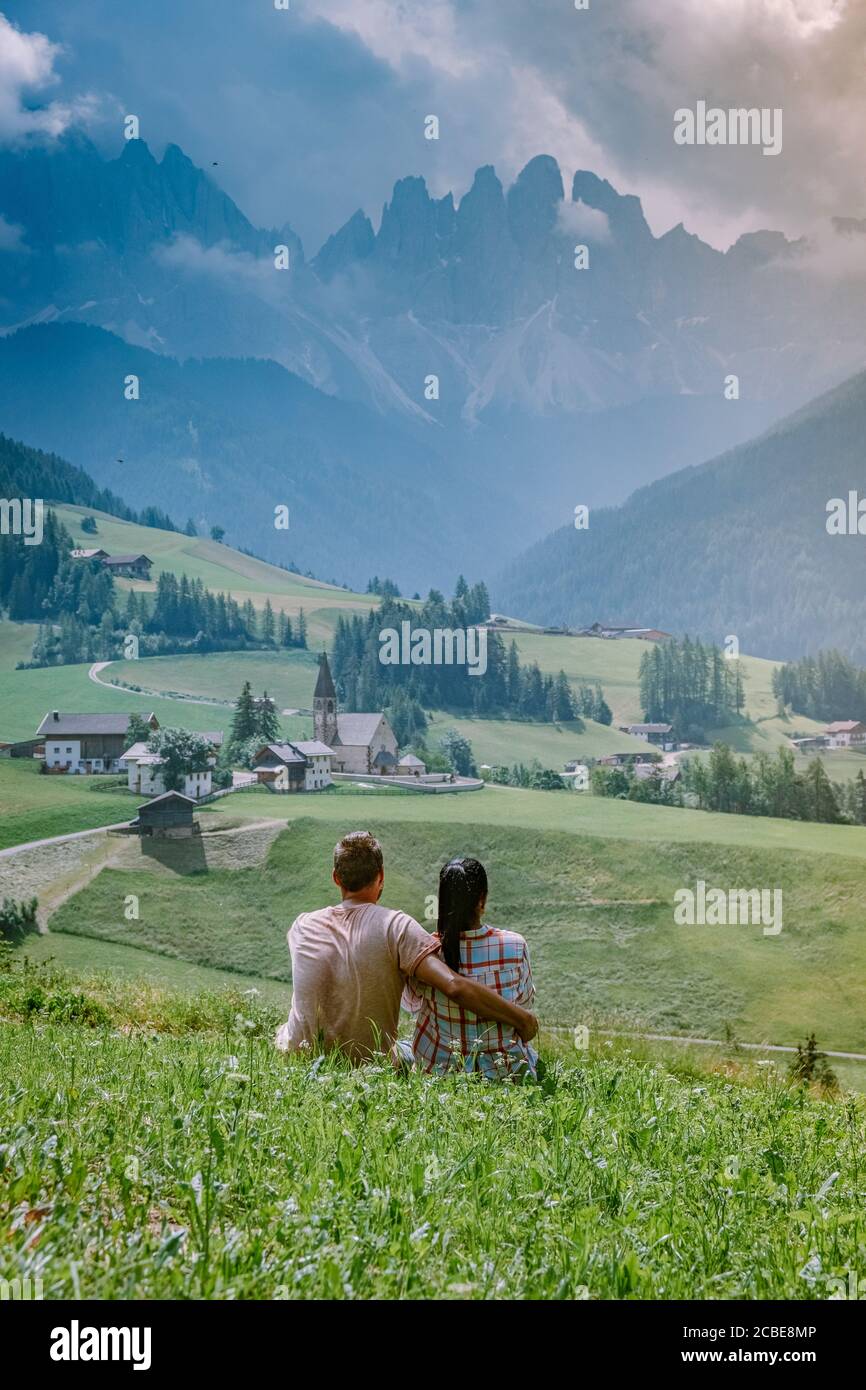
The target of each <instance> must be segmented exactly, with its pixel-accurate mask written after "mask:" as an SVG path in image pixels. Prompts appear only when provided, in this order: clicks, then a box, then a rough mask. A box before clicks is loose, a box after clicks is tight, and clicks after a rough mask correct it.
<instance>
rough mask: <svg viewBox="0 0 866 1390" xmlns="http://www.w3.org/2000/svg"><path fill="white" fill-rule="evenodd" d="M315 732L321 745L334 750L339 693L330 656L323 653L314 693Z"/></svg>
mask: <svg viewBox="0 0 866 1390" xmlns="http://www.w3.org/2000/svg"><path fill="white" fill-rule="evenodd" d="M313 731H314V736H315V737H316V738H317V739H318V740H319V742H320V743H325V744H327V745H328V747H329V748H333V747H334V744H335V743H336V742H337V692H336V690H335V689H334V681H333V678H332V676H331V668H330V666H329V665H328V654H327V652H324V651H323V652H322V655H321V658H320V660H319V675H318V679H317V680H316V689H315V690H314V692H313Z"/></svg>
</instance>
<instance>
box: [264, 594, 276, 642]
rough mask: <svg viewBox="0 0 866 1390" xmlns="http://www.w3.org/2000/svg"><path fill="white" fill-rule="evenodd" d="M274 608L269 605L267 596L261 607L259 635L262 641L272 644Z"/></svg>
mask: <svg viewBox="0 0 866 1390" xmlns="http://www.w3.org/2000/svg"><path fill="white" fill-rule="evenodd" d="M274 631H275V629H274V610H273V608H272V607H271V601H270V599H269V598H266V599H265V606H264V608H263V609H262V624H261V637H262V641H263V642H267V643H268V645H269V646H273V642H274Z"/></svg>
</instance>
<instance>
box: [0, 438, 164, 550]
mask: <svg viewBox="0 0 866 1390" xmlns="http://www.w3.org/2000/svg"><path fill="white" fill-rule="evenodd" d="M0 497H31V498H37V497H41V498H47V497H50V498H51V500H52V501H53V502H69V503H72V504H73V505H74V506H79V507H92V508H93V509H94V510H95V511H99V512H110V514H111V515H112V516H116V517H119V518H120V520H121V521H131V522H134V523H135V524H137V525H139V526H156V527H159V528H160V530H163V531H176V530H177V529H178V528H177V527H176V526H175V524H174V522H173V521H172V520H171V518H170V517H169V516H167V515H166V513H165V512H163V511H161V510H160V509H159V508H158V507H145V508H144V510H143V511H141V512H136V511H134V510H133V509H132V507H128V506H127V505H126V503H125V502H124V501H123V500H122V499H121V498H120V497H117V496H116V495H115V493H113V492H110V491H109V490H108V488H100V487H97V485H96V483H95V482H94V481H93V479H92V478H91V477H89V476H88V474H87V473H85V472H84V470H83V469H81V468H76V467H75V465H74V464H71V463H67V462H66V460H65V459H62V458H58V456H57V454H45V453H43V452H42V450H41V449H31V448H29V447H28V446H27V445H26V444H19V443H18V441H17V440H15V439H9V438H7V436H6V435H4V434H0ZM34 548H36V549H38V547H34Z"/></svg>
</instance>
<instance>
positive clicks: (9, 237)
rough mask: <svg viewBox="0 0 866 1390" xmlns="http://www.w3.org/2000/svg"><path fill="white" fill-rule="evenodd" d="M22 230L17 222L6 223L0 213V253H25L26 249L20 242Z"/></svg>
mask: <svg viewBox="0 0 866 1390" xmlns="http://www.w3.org/2000/svg"><path fill="white" fill-rule="evenodd" d="M23 236H24V228H23V227H20V226H19V225H18V223H17V222H7V221H6V218H5V217H4V216H3V214H2V213H0V251H18V252H25V253H26V252H27V250H28V248H27V247H26V246H25V245H24V242H23V240H22V238H23Z"/></svg>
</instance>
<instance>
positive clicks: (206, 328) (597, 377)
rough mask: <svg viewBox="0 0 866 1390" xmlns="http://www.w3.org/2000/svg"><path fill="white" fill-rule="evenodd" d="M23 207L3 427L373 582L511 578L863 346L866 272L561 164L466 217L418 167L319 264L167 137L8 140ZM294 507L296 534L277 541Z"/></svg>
mask: <svg viewBox="0 0 866 1390" xmlns="http://www.w3.org/2000/svg"><path fill="white" fill-rule="evenodd" d="M288 212H289V215H290V214H291V209H288ZM842 213H844V209H842V210H840V214H842ZM0 215H2V219H3V220H2V222H0V245H2V247H3V249H2V250H0V332H2V334H3V338H2V342H0V427H2V428H3V429H5V431H6V432H7V433H9V434H13V435H15V436H17V437H19V438H22V439H24V440H26V442H28V443H30V444H33V445H35V446H38V447H41V448H47V449H53V450H56V451H57V452H59V453H61V454H62V455H63V456H64V457H66V458H68V459H70V460H71V461H72V462H73V463H76V464H78V465H80V466H82V467H84V468H86V469H87V471H88V472H89V473H90V474H91V475H92V476H93V478H94V479H95V480H96V481H97V483H99V484H100V485H101V486H108V487H111V488H113V489H114V490H115V491H117V492H120V493H122V495H123V496H125V497H127V498H128V499H129V501H130V503H132V504H133V505H146V504H147V503H148V502H151V501H154V500H156V501H158V502H159V504H160V505H162V506H164V507H165V508H166V509H167V510H169V511H170V512H172V513H173V514H175V515H176V516H178V517H180V518H183V517H184V516H185V515H186V514H188V513H190V512H192V514H193V515H194V517H196V518H197V519H199V520H205V521H206V522H208V523H210V524H212V523H218V524H220V525H222V526H224V527H225V528H226V530H227V532H228V538H229V539H230V540H231V541H232V542H234V543H236V544H240V545H246V546H251V547H253V548H255V549H257V550H258V551H259V553H262V554H264V555H265V556H266V557H267V558H272V559H281V558H285V550H286V547H287V545H288V547H289V548H290V549H291V552H292V554H291V558H293V559H294V560H295V561H296V562H297V563H299V564H300V565H301V566H302V567H303V568H307V567H309V568H312V569H313V570H314V571H315V572H317V573H328V574H331V573H334V574H336V575H337V576H338V577H340V578H341V579H345V580H347V581H349V582H352V583H360V582H363V581H365V580H366V578H367V577H368V576H369V574H370V573H372V572H373V571H377V572H379V573H385V572H387V573H391V574H393V577H395V578H396V579H398V581H399V582H401V583H402V584H403V585H404V586H406V587H408V588H409V589H410V591H411V590H412V589H414V588H416V587H418V588H424V587H426V586H427V585H429V584H431V583H435V584H437V585H440V586H447V585H450V584H451V582H452V581H453V578H454V576H455V575H456V573H457V572H458V571H460V570H466V572H467V573H468V574H470V575H471V574H474V573H475V572H476V571H477V572H478V574H479V575H480V573H481V572H482V571H483V572H485V573H490V572H491V570H492V569H494V568H497V567H499V566H502V565H505V564H506V563H507V562H508V561H509V560H511V559H513V558H514V557H515V556H516V555H517V554H518V553H519V552H521V551H522V550H523V549H524V548H525V547H526V546H527V545H528V544H530V543H531V542H533V541H534V540H536V539H538V538H540V537H542V536H544V535H545V534H546V533H547V532H550V531H552V530H555V529H556V528H557V527H558V526H560V525H562V524H563V523H564V522H566V521H567V520H568V518H569V517H570V516H571V515H572V513H573V509H574V506H575V505H576V504H577V503H578V502H581V503H586V504H588V505H590V506H594V507H598V506H601V505H606V504H607V505H609V504H613V503H618V502H622V501H623V500H624V499H625V498H626V497H627V496H628V495H629V494H630V493H631V492H632V491H633V490H634V489H635V488H636V487H640V486H641V485H643V484H645V483H647V482H651V481H652V480H654V479H656V478H658V477H660V476H663V475H665V474H668V473H671V472H672V471H673V470H675V469H677V468H680V467H684V466H686V465H689V464H692V463H694V462H695V461H696V460H697V459H701V458H706V457H707V456H710V455H713V454H716V453H718V452H720V451H722V450H724V449H726V448H729V447H731V446H733V445H736V444H739V443H742V442H744V441H745V440H748V439H749V438H750V437H752V436H753V435H755V434H756V433H758V432H759V431H761V430H762V429H764V428H765V427H766V426H767V425H768V424H769V423H770V422H771V421H772V420H774V419H777V418H779V417H780V416H781V415H783V414H784V413H786V412H787V411H789V410H790V409H792V408H794V407H797V406H799V405H801V404H802V403H804V402H805V401H807V400H808V399H809V398H811V397H812V396H814V395H816V394H817V393H818V392H819V391H821V390H823V389H825V388H826V387H827V386H830V385H833V384H835V383H837V382H838V381H840V380H841V379H842V378H843V377H845V376H846V375H848V374H850V373H851V372H852V371H854V370H856V369H857V368H858V367H859V366H860V365H861V363H862V358H863V353H862V339H863V323H864V307H866V305H864V300H863V296H862V285H860V282H858V281H854V282H852V281H851V279H850V278H845V277H840V278H838V279H834V278H833V277H832V276H829V275H823V274H818V273H816V271H815V258H814V254H813V251H812V249H810V248H809V247H807V245H806V244H805V242H791V241H788V240H787V239H786V238H785V237H783V236H782V235H781V234H778V233H774V232H771V231H759V232H756V233H754V234H751V235H748V236H744V237H741V238H740V239H739V241H737V242H736V244H735V245H734V246H733V247H731V248H730V250H729V251H728V252H727V253H721V252H719V251H716V250H714V249H713V248H711V247H710V246H708V245H706V244H705V243H703V242H701V241H700V240H699V239H698V238H697V237H694V236H690V235H689V234H688V233H687V232H686V231H685V230H684V229H683V228H682V227H681V226H680V227H677V228H674V229H673V230H672V231H670V232H668V233H667V234H666V235H664V236H661V237H655V236H653V234H652V232H651V231H650V229H649V227H648V225H647V223H646V221H645V219H644V216H643V212H642V209H641V205H640V202H639V200H638V199H637V198H636V197H634V196H631V195H621V194H620V193H618V192H617V191H616V190H615V189H614V188H612V187H611V185H610V184H609V183H607V182H606V181H604V180H603V179H600V178H599V177H597V176H596V175H595V174H593V173H589V172H586V171H579V172H578V173H577V174H575V175H574V178H573V180H572V181H571V183H570V185H569V186H568V187H566V185H565V184H564V181H563V174H562V172H561V171H560V169H559V167H558V166H557V164H556V163H555V161H554V160H553V159H551V158H549V157H547V156H544V155H542V156H539V157H537V158H535V159H533V160H531V161H530V163H529V164H528V165H527V166H526V168H525V169H524V170H523V171H522V173H521V174H520V175H519V176H518V178H517V179H516V180H515V182H514V184H513V185H512V186H511V187H510V188H508V189H507V190H506V189H504V188H503V186H502V184H501V183H500V181H499V179H498V178H497V176H496V173H495V171H494V170H493V169H492V168H491V167H490V166H486V167H484V168H481V169H479V170H478V172H477V174H476V176H475V180H474V183H473V185H472V187H471V189H470V190H469V191H468V192H467V193H466V194H465V195H464V196H463V197H462V198H460V199H459V201H455V199H454V198H453V196H452V195H451V194H448V195H447V196H446V197H444V198H440V199H435V198H431V197H430V195H429V193H428V190H427V187H426V185H425V182H424V180H423V179H421V178H416V177H409V178H404V179H401V180H400V181H399V182H398V183H397V184H396V185H395V188H394V192H393V195H392V198H391V200H390V202H389V203H387V204H386V206H385V208H384V209H383V212H382V216H381V221H380V224H379V226H378V229H376V228H375V227H374V224H373V222H372V221H371V219H370V218H369V217H368V216H367V214H366V213H365V212H363V211H360V210H359V211H358V212H357V213H355V215H354V216H353V217H352V218H350V219H349V221H348V222H347V223H346V225H345V226H344V227H342V228H340V229H339V230H338V231H336V232H335V233H334V235H333V236H331V237H330V238H329V239H328V240H327V241H326V242H325V244H324V245H323V246H322V247H321V248H320V249H319V250H318V252H317V253H316V254H315V255H314V256H312V258H308V257H307V256H306V255H305V251H304V248H303V247H302V245H301V243H300V240H299V238H298V237H297V236H296V234H295V233H294V231H293V230H292V228H291V225H290V223H289V222H287V223H286V224H284V225H283V226H282V227H277V228H265V229H263V228H257V227H254V226H253V225H252V224H251V223H250V222H249V221H248V219H247V218H246V217H245V216H244V214H243V212H242V211H241V210H240V209H239V208H238V207H237V206H236V205H235V204H234V203H233V202H232V200H231V199H230V198H228V197H227V196H226V195H225V194H224V193H222V192H221V190H220V189H219V187H218V186H217V184H216V182H215V181H214V178H212V177H211V175H210V174H208V173H205V172H204V171H202V170H201V169H198V168H197V167H196V166H195V165H193V164H192V162H191V161H190V160H189V159H188V158H187V157H186V156H185V155H184V154H183V152H182V151H181V150H180V149H179V148H178V147H177V146H176V145H169V146H168V147H167V148H166V150H165V153H164V155H163V156H162V158H161V159H160V160H157V159H155V158H154V157H153V155H152V154H151V152H150V150H149V149H148V147H147V145H146V144H145V143H144V142H143V141H141V140H130V141H128V142H127V143H126V144H125V145H124V148H123V151H122V153H121V154H120V156H119V157H118V158H116V159H106V158H104V157H103V156H102V155H101V154H100V152H99V151H98V150H97V149H96V148H95V146H94V145H93V144H91V142H90V141H89V140H88V139H87V138H86V137H85V136H84V135H82V134H81V133H77V132H68V133H67V134H66V135H64V136H63V137H61V138H60V139H58V140H57V141H55V142H53V143H51V144H43V145H38V144H30V145H28V146H26V147H20V148H7V149H4V150H2V151H0ZM849 223H850V219H848V220H847V221H846V219H845V218H844V217H843V216H841V215H840V218H839V219H837V225H836V226H835V228H834V229H831V230H830V231H829V232H828V235H830V236H831V237H832V238H835V239H836V241H837V242H838V244H839V246H840V247H843V246H844V247H845V248H848V247H850V246H851V245H852V244H858V243H859V238H860V236H861V235H862V233H861V232H860V231H859V230H858V227H857V226H853V227H852V226H851V225H849ZM578 245H583V246H586V247H587V248H588V254H589V268H588V269H584V270H578V269H576V268H575V247H576V246H578ZM278 246H283V247H285V248H286V249H287V252H288V258H289V269H288V270H278V269H276V267H275V261H274V256H275V248H276V247H278ZM857 286H859V289H858V288H857ZM85 325H86V326H87V329H85V328H84V327H83V326H85ZM97 330H99V331H97ZM43 357H44V366H43V367H40V359H41V358H43ZM197 359H201V360H197ZM215 359H216V360H215ZM129 373H135V374H137V375H139V376H140V378H141V396H140V399H139V400H138V401H134V402H131V401H127V400H125V399H124V395H123V382H124V378H125V377H126V376H127V375H128V374H129ZM731 373H734V374H737V375H738V376H739V378H740V393H741V394H740V399H739V400H737V401H729V400H726V399H725V398H724V394H723V388H724V382H725V378H726V376H728V375H729V374H731ZM433 377H435V378H437V379H438V395H437V392H436V390H435V389H434V388H433V387H432V384H431V378H433ZM119 458H122V459H123V460H124V462H123V464H122V465H121V464H118V462H117V460H118V459H119ZM154 489H156V493H155V492H154ZM287 494H288V495H287ZM277 503H287V504H288V505H289V506H290V507H291V509H292V518H293V521H292V534H291V538H290V539H289V540H288V542H287V541H286V539H285V538H283V537H276V536H274V535H273V534H272V531H271V530H269V529H268V528H267V526H264V527H263V522H262V518H263V517H267V516H268V515H272V514H273V507H274V506H275V505H276V504H277Z"/></svg>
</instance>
